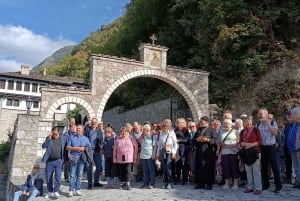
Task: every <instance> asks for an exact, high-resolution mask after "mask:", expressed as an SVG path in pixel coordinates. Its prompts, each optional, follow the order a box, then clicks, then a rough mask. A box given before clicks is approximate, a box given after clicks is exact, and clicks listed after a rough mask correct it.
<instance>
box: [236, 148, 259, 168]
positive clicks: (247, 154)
mask: <svg viewBox="0 0 300 201" xmlns="http://www.w3.org/2000/svg"><path fill="white" fill-rule="evenodd" d="M237 154H238V156H239V157H240V159H241V161H242V162H243V163H244V164H246V165H248V166H250V165H252V164H253V163H255V161H256V160H257V159H258V158H259V156H258V153H257V151H256V150H255V148H254V147H250V148H248V149H245V148H242V149H240V150H239V151H238V152H237Z"/></svg>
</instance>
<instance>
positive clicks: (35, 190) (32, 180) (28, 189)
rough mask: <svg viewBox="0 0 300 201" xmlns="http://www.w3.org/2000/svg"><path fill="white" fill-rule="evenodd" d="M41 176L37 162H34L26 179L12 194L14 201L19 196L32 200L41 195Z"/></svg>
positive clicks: (42, 181)
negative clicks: (19, 188)
mask: <svg viewBox="0 0 300 201" xmlns="http://www.w3.org/2000/svg"><path fill="white" fill-rule="evenodd" d="M43 184H44V180H43V176H42V174H41V172H40V166H39V164H35V165H34V166H33V168H32V171H31V172H30V173H29V174H28V176H27V179H26V181H25V183H24V185H23V186H22V188H21V190H19V191H16V192H15V194H14V201H18V200H19V199H20V198H21V197H25V198H28V199H27V200H28V201H32V200H34V199H35V198H36V197H37V196H39V195H40V196H42V195H43Z"/></svg>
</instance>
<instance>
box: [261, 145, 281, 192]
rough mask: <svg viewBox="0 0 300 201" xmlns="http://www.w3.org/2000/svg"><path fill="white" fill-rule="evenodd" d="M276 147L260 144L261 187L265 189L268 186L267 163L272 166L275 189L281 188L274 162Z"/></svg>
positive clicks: (278, 172)
mask: <svg viewBox="0 0 300 201" xmlns="http://www.w3.org/2000/svg"><path fill="white" fill-rule="evenodd" d="M275 152H276V149H275V146H274V145H262V146H261V176H262V187H263V188H264V189H267V188H269V187H270V182H269V174H268V167H269V164H270V166H271V168H272V171H273V175H274V182H275V186H276V189H277V190H281V188H282V183H281V178H280V170H279V167H278V165H277V163H276V153H275Z"/></svg>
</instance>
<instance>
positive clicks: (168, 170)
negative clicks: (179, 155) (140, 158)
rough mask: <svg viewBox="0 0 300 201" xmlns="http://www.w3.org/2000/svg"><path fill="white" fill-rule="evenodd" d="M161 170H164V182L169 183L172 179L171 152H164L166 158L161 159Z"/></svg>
mask: <svg viewBox="0 0 300 201" xmlns="http://www.w3.org/2000/svg"><path fill="white" fill-rule="evenodd" d="M162 163H163V171H164V182H165V184H170V183H172V182H173V180H172V154H166V158H165V159H163V161H162Z"/></svg>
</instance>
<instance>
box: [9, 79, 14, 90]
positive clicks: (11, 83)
mask: <svg viewBox="0 0 300 201" xmlns="http://www.w3.org/2000/svg"><path fill="white" fill-rule="evenodd" d="M14 84H15V82H14V81H13V80H8V85H7V89H9V90H14Z"/></svg>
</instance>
